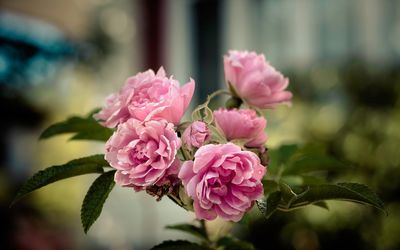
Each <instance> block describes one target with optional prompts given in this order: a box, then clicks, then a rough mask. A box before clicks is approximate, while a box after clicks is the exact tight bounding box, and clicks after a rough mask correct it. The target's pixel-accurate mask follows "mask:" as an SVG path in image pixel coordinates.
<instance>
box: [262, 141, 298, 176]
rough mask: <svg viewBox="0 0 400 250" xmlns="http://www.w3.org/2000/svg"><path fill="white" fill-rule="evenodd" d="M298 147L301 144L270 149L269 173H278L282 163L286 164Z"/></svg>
mask: <svg viewBox="0 0 400 250" xmlns="http://www.w3.org/2000/svg"><path fill="white" fill-rule="evenodd" d="M298 149H299V146H298V145H296V144H288V145H282V146H280V147H279V148H277V149H269V150H268V158H269V165H268V171H269V173H270V174H272V175H275V174H277V173H278V171H279V169H280V168H281V167H282V165H285V164H286V163H287V162H288V161H289V159H290V158H291V157H292V156H293V155H294V154H295V153H296V152H297V150H298Z"/></svg>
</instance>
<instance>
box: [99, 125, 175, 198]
mask: <svg viewBox="0 0 400 250" xmlns="http://www.w3.org/2000/svg"><path fill="white" fill-rule="evenodd" d="M180 146H181V141H180V139H179V138H178V136H177V134H176V133H175V131H174V125H173V124H172V123H168V122H167V121H165V120H159V121H156V120H151V121H147V122H141V121H139V120H136V119H129V120H128V121H126V122H125V123H122V124H121V125H119V126H118V129H117V131H116V132H114V134H113V135H112V136H111V137H110V139H109V140H108V141H107V143H106V155H105V158H106V160H107V161H108V162H109V163H110V165H111V166H112V167H113V168H115V169H117V172H116V173H115V182H116V183H117V184H119V185H121V186H131V187H134V188H135V190H136V191H139V190H143V189H145V188H146V187H149V186H152V185H164V184H165V182H166V181H168V177H169V176H170V175H173V174H175V175H176V174H177V173H178V170H179V164H180V163H179V160H178V159H177V158H176V157H175V155H176V152H177V150H178V149H179V147H180Z"/></svg>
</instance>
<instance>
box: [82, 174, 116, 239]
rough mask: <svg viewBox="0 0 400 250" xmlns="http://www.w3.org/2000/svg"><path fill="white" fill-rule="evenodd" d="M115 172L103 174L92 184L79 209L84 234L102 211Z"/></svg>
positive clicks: (111, 187) (112, 184)
mask: <svg viewBox="0 0 400 250" xmlns="http://www.w3.org/2000/svg"><path fill="white" fill-rule="evenodd" d="M114 174H115V170H112V171H109V172H106V173H103V174H102V175H100V176H99V177H97V179H96V180H95V181H94V182H93V184H92V185H91V186H90V188H89V191H88V192H87V194H86V196H85V199H84V200H83V203H82V208H81V221H82V226H83V230H84V231H85V233H87V231H88V230H89V228H90V227H91V226H92V225H93V223H94V222H95V221H96V220H97V218H98V217H99V216H100V214H101V210H103V205H104V202H105V201H106V199H107V197H108V195H109V194H110V192H111V190H112V189H113V187H114V185H115V182H114Z"/></svg>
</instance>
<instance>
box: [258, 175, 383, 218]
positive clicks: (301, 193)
mask: <svg viewBox="0 0 400 250" xmlns="http://www.w3.org/2000/svg"><path fill="white" fill-rule="evenodd" d="M295 191H296V192H295ZM326 200H344V201H351V202H355V203H361V204H366V205H371V206H373V207H375V208H377V209H380V210H382V211H385V207H384V204H383V202H382V201H381V200H380V199H379V197H378V196H377V195H376V194H375V193H374V192H373V191H372V190H370V189H369V188H368V187H367V186H365V185H363V184H358V183H337V184H321V185H308V186H305V187H301V188H293V189H292V188H291V187H290V186H289V185H287V184H285V183H282V182H281V183H280V185H279V191H275V192H273V193H270V194H268V195H267V197H266V198H265V199H264V200H262V201H258V202H257V206H258V208H259V209H260V211H261V212H262V214H263V215H264V216H265V217H266V218H269V217H270V216H271V215H272V214H273V213H274V212H275V211H276V210H281V211H291V210H294V209H297V208H301V207H304V206H306V205H310V204H313V205H316V206H320V207H322V208H325V209H328V206H327V204H326V203H325V201H326Z"/></svg>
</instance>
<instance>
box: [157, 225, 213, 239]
mask: <svg viewBox="0 0 400 250" xmlns="http://www.w3.org/2000/svg"><path fill="white" fill-rule="evenodd" d="M165 228H167V229H172V230H178V231H183V232H185V233H189V234H191V235H193V236H196V237H199V238H202V239H205V240H207V239H208V238H207V233H206V232H205V231H204V230H203V229H201V228H200V227H196V226H195V225H192V224H177V225H169V226H166V227H165Z"/></svg>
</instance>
